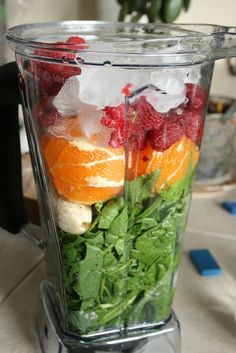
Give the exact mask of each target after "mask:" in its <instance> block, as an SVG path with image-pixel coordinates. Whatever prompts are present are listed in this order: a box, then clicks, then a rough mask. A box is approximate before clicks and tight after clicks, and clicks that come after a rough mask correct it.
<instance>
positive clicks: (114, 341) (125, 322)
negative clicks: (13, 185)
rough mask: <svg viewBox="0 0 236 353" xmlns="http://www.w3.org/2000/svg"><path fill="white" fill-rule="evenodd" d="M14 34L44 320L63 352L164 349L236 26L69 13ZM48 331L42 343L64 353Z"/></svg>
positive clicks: (234, 50) (11, 38)
mask: <svg viewBox="0 0 236 353" xmlns="http://www.w3.org/2000/svg"><path fill="white" fill-rule="evenodd" d="M7 38H8V41H9V43H10V46H11V47H12V48H13V50H14V51H15V53H16V62H17V65H18V68H19V81H20V82H19V83H20V85H19V87H20V93H21V99H22V103H23V109H24V115H25V124H26V128H27V134H28V141H29V146H30V152H31V159H32V164H33V171H34V176H35V181H36V187H37V194H38V202H39V206H40V213H41V223H42V228H41V229H42V231H41V234H42V236H41V239H40V241H39V242H40V244H41V246H43V247H44V249H45V258H46V264H47V278H46V279H45V281H44V283H43V285H42V289H41V291H42V294H41V296H42V298H43V309H44V312H45V313H46V314H45V315H46V316H47V320H48V322H49V325H50V327H53V329H52V331H53V330H54V331H56V332H57V335H56V337H57V340H58V341H59V342H60V344H61V345H62V346H63V347H64V348H63V349H65V352H67V351H68V352H77V351H78V352H80V351H88V350H89V351H91V350H92V351H96V352H103V351H107V350H113V351H117V352H121V351H122V352H123V351H124V352H125V351H127V352H128V351H130V352H131V351H140V352H145V353H151V352H154V351H155V352H156V349H157V348H156V343H153V342H156V341H155V339H156V337H158V336H159V334H160V333H161V332H162V331H163V329H164V331H165V329H166V330H167V331H168V324H169V323H170V320H171V317H172V314H171V313H172V312H171V307H172V301H173V295H174V289H175V284H176V276H177V271H178V265H179V260H180V255H181V248H182V243H183V234H184V230H185V225H186V220H187V214H188V209H189V204H190V198H191V185H192V181H193V178H194V175H195V171H196V167H197V163H198V160H199V147H200V143H201V138H202V132H203V127H204V117H205V111H206V106H207V101H208V92H209V88H210V83H211V77H212V72H213V67H214V61H215V60H216V59H219V58H223V57H226V56H234V55H236V31H235V29H234V28H228V27H221V26H210V25H162V24H155V25H154V24H148V25H140V24H139V25H137V24H123V23H103V22H74V21H73V22H61V23H46V24H32V25H22V26H17V27H14V28H12V29H10V30H9V31H8V34H7ZM22 219H23V221H22V222H21V221H19V224H20V223H25V218H24V217H23V218H22ZM28 229H29V228H27V226H26V227H25V226H24V232H27V231H28ZM41 329H42V328H41ZM42 330H43V329H42ZM44 336H45V337H46V338H47V336H48V328H47V327H46V329H45V327H44ZM45 337H44V339H43V338H42V336H41V341H42V342H43V343H42V345H43V348H44V351H45V352H49V350H50V352H54V351H55V352H56V351H58V350H54V348H53V349H52V347H51V348H50V349H49V346H47V345H46V343H45V342H44V341H45ZM153 340H154V341H153ZM150 342H151V344H150ZM62 346H61V347H62ZM65 347H66V348H65ZM61 349H62V348H61ZM159 351H160V352H162V351H161V350H159ZM176 351H177V348H176V350H174V349H173V350H171V352H176ZM63 352H64V350H63ZM165 352H167V350H165Z"/></svg>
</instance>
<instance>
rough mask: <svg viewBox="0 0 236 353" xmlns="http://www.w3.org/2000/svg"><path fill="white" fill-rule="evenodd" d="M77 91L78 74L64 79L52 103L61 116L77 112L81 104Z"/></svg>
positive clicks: (78, 86) (78, 89) (78, 85)
mask: <svg viewBox="0 0 236 353" xmlns="http://www.w3.org/2000/svg"><path fill="white" fill-rule="evenodd" d="M79 92H80V83H79V76H73V77H70V78H69V79H68V80H66V82H65V83H64V85H63V86H62V88H61V90H60V91H59V93H58V95H57V96H56V97H55V98H54V100H53V105H54V106H55V107H56V109H57V110H58V111H59V113H60V114H61V115H62V116H71V115H76V114H77V113H78V112H79V110H80V105H81V102H80V99H79Z"/></svg>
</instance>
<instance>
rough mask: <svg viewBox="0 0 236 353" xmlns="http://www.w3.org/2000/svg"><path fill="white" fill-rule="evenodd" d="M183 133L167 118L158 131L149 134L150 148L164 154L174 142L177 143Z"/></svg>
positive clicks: (176, 124) (179, 127) (177, 125)
mask: <svg viewBox="0 0 236 353" xmlns="http://www.w3.org/2000/svg"><path fill="white" fill-rule="evenodd" d="M183 135H184V132H183V130H182V128H181V126H180V125H179V124H178V123H177V122H176V121H171V120H169V119H168V118H167V119H166V121H165V123H164V124H163V126H162V127H161V128H160V129H159V130H152V131H150V132H149V141H150V144H151V146H152V148H153V149H154V150H156V151H160V152H164V151H165V150H166V149H168V148H169V147H170V146H171V145H173V144H174V143H175V142H177V141H179V140H180V139H181V138H182V136H183Z"/></svg>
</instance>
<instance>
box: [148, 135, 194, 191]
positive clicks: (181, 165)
mask: <svg viewBox="0 0 236 353" xmlns="http://www.w3.org/2000/svg"><path fill="white" fill-rule="evenodd" d="M198 159H199V149H198V147H197V146H196V145H195V143H194V142H192V141H191V140H190V139H188V138H187V137H186V136H183V137H182V139H181V140H180V141H177V142H176V143H174V144H173V145H172V146H171V147H170V148H168V149H167V150H166V151H165V152H163V154H162V156H161V158H160V154H159V152H156V151H154V152H153V156H152V160H151V161H150V163H149V164H148V167H147V169H146V173H151V172H153V171H154V170H156V169H159V168H160V175H159V178H158V181H157V183H156V189H157V190H158V189H162V188H163V187H165V186H168V185H172V184H174V183H175V182H176V181H178V180H180V179H182V178H183V177H184V176H185V174H186V173H187V170H188V168H189V163H191V164H192V168H194V167H195V165H196V164H197V162H198Z"/></svg>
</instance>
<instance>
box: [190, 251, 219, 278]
mask: <svg viewBox="0 0 236 353" xmlns="http://www.w3.org/2000/svg"><path fill="white" fill-rule="evenodd" d="M189 255H190V259H191V261H192V262H193V264H194V266H195V267H196V269H197V271H198V272H199V274H200V275H201V276H218V275H219V274H220V273H221V268H220V266H219V265H218V263H217V262H216V260H215V259H214V257H213V256H212V254H211V253H210V251H209V250H208V249H196V250H190V251H189Z"/></svg>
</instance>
